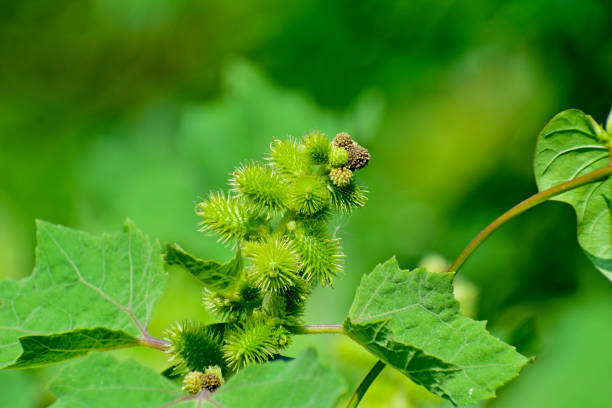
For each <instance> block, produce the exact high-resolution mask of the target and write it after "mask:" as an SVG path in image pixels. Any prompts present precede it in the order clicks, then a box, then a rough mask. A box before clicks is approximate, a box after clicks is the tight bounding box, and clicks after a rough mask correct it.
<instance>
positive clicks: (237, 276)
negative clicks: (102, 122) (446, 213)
mask: <svg viewBox="0 0 612 408" xmlns="http://www.w3.org/2000/svg"><path fill="white" fill-rule="evenodd" d="M341 135H342V136H341V138H343V139H345V140H347V141H348V140H350V141H351V143H354V142H353V141H352V139H350V136H349V135H348V134H347V133H342V134H341ZM364 150H365V149H364ZM265 159H266V161H261V162H256V161H251V162H246V163H243V164H241V165H239V166H238V167H237V168H236V169H235V170H234V172H233V173H232V175H231V179H230V180H229V186H230V187H231V188H230V190H229V191H227V192H223V191H217V192H213V193H210V194H209V195H208V196H207V197H206V198H205V199H204V200H202V202H200V203H198V204H197V206H196V213H197V215H199V216H200V217H201V218H202V222H201V229H202V231H205V232H208V233H210V234H212V235H214V236H217V237H218V238H219V241H220V242H223V243H224V244H226V245H230V246H231V247H232V248H234V249H235V250H236V255H235V256H234V258H233V259H232V260H231V261H229V262H227V263H225V264H220V263H218V262H215V261H203V260H200V259H198V258H196V257H194V256H191V255H189V254H187V253H186V252H185V251H183V250H182V249H181V248H180V247H178V246H176V245H174V246H168V247H167V249H166V261H167V262H168V263H169V264H177V265H181V266H183V267H184V268H185V269H187V270H188V271H189V272H191V273H192V274H193V275H194V276H195V277H196V278H197V279H198V280H200V282H201V283H202V285H203V286H204V291H203V304H204V306H205V307H206V308H207V309H208V311H209V312H211V313H212V314H213V315H214V316H217V317H218V318H219V319H220V320H221V321H222V323H219V324H217V325H216V326H217V327H218V326H219V325H222V328H223V330H211V329H209V327H208V326H203V325H200V324H199V323H196V322H186V323H182V324H178V325H176V327H174V328H173V329H170V330H168V331H167V340H168V341H169V342H170V344H171V345H170V347H169V350H168V352H169V353H170V354H171V356H172V357H171V361H172V363H173V364H174V367H175V369H174V370H175V372H177V371H178V372H181V373H183V374H186V373H188V372H203V370H204V369H205V367H207V366H212V365H216V366H219V367H221V368H222V370H223V372H224V374H228V375H230V376H231V375H232V373H235V372H236V371H238V370H240V369H242V368H244V367H246V366H247V365H249V364H251V363H261V362H265V361H267V360H270V359H272V358H273V357H274V356H275V355H276V354H278V353H280V352H281V351H282V350H283V349H284V348H286V347H287V346H288V345H289V344H290V342H291V337H292V335H293V334H295V333H297V332H298V330H299V328H300V327H301V326H302V325H303V323H302V320H301V317H302V314H303V311H304V304H305V302H306V301H307V299H308V297H309V296H310V291H311V288H312V287H313V286H316V285H321V286H331V285H332V284H333V281H334V278H335V277H336V276H337V275H338V274H339V273H340V272H342V263H343V262H342V261H343V257H344V254H343V253H342V248H341V246H340V240H339V239H338V238H336V237H335V236H334V235H333V234H332V233H331V230H332V228H331V225H330V219H331V215H332V214H333V213H334V212H335V213H344V214H349V213H350V212H351V211H352V210H354V209H355V208H359V207H363V206H364V205H365V203H366V196H365V193H366V190H365V188H364V187H362V186H361V185H359V184H358V182H357V181H356V180H355V178H354V177H351V178H350V179H346V180H345V181H344V182H343V183H338V182H337V179H336V177H334V175H333V174H331V175H330V171H333V170H336V167H337V166H339V165H346V164H347V163H348V161H349V159H350V156H349V154H348V151H347V150H346V148H344V147H338V146H336V145H335V144H333V143H332V141H331V140H330V139H329V138H328V137H327V135H325V134H324V133H322V132H319V131H314V132H311V133H309V134H307V135H305V136H304V137H303V138H302V139H301V140H296V139H293V138H287V139H285V140H274V141H273V142H272V143H271V145H270V150H269V152H268V153H267V155H266V157H265ZM347 171H349V172H350V170H347ZM193 375H194V374H192V376H193ZM190 390H191V391H193V387H191V388H190Z"/></svg>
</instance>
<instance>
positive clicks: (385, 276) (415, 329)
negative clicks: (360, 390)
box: [344, 258, 528, 404]
mask: <svg viewBox="0 0 612 408" xmlns="http://www.w3.org/2000/svg"><path fill="white" fill-rule="evenodd" d="M453 277H454V274H453V273H430V272H427V271H426V270H425V269H422V268H419V269H415V270H412V271H407V270H400V268H399V265H398V264H397V261H396V260H395V258H392V259H390V260H389V261H387V262H385V263H384V264H381V265H378V266H376V268H374V270H373V271H372V272H370V273H369V274H367V275H365V276H364V277H363V278H362V280H361V284H360V285H359V288H358V289H357V294H356V296H355V300H354V301H353V305H352V306H351V310H350V312H349V316H348V317H347V319H346V320H345V321H344V330H345V333H346V334H348V335H349V336H350V337H352V338H353V339H354V340H355V341H357V342H358V343H360V344H361V345H362V346H364V347H365V348H366V349H367V350H368V351H370V352H371V353H372V354H374V355H375V356H377V357H378V358H380V359H381V360H383V361H384V362H386V363H387V364H389V365H391V366H393V367H395V368H396V369H398V370H399V371H400V372H402V373H403V374H405V375H406V376H408V377H409V378H410V379H412V380H413V381H414V382H416V383H417V384H420V385H422V386H424V387H425V388H427V389H428V390H429V391H431V392H433V393H434V394H437V395H439V396H441V397H443V398H446V399H448V400H449V401H451V402H452V403H454V404H468V403H473V402H476V401H478V400H481V399H486V398H492V397H494V396H495V389H497V388H498V387H500V386H501V385H503V384H504V383H506V382H508V381H509V380H511V379H512V378H514V377H515V376H517V375H518V373H519V371H520V370H521V369H522V367H523V366H524V365H525V364H526V363H527V362H528V359H527V358H525V357H523V356H522V355H520V354H519V353H517V352H516V350H515V349H514V347H512V346H510V345H508V344H506V343H504V342H502V341H501V340H499V339H497V338H495V337H493V336H491V335H490V334H489V332H487V330H486V329H485V322H479V321H474V320H471V319H469V318H467V317H465V316H462V315H461V313H460V312H459V304H458V303H457V301H456V300H455V299H454V297H453V284H452V282H453Z"/></svg>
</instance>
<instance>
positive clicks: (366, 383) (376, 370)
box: [346, 360, 386, 408]
mask: <svg viewBox="0 0 612 408" xmlns="http://www.w3.org/2000/svg"><path fill="white" fill-rule="evenodd" d="M385 366H386V364H385V363H383V362H382V361H380V360H378V361H377V362H376V364H374V367H372V368H371V369H370V371H369V372H368V374H367V375H366V376H365V378H364V379H363V381H361V384H359V386H358V387H357V389H356V390H355V392H354V393H353V396H352V397H351V399H350V401H349V402H348V404H347V405H346V408H355V407H356V406H357V405H359V402H360V401H361V399H362V398H363V396H364V395H365V393H366V391H367V390H368V388H370V385H371V384H372V382H374V380H375V379H376V377H378V374H380V372H381V371H382V370H383V368H385Z"/></svg>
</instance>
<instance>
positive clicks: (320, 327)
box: [296, 324, 343, 334]
mask: <svg viewBox="0 0 612 408" xmlns="http://www.w3.org/2000/svg"><path fill="white" fill-rule="evenodd" d="M325 333H333V334H342V333H343V331H342V325H341V324H313V325H304V326H301V327H299V328H298V329H297V331H296V334H325Z"/></svg>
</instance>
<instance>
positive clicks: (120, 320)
mask: <svg viewBox="0 0 612 408" xmlns="http://www.w3.org/2000/svg"><path fill="white" fill-rule="evenodd" d="M37 242H38V247H37V249H36V266H35V268H34V272H33V273H32V275H31V276H30V277H27V278H25V279H22V280H20V281H14V280H6V281H3V282H0V322H2V323H1V325H0V366H6V365H11V363H15V367H20V368H24V367H29V366H34V365H42V364H50V363H54V362H59V361H62V360H66V359H70V358H74V357H77V356H82V355H84V354H86V353H87V351H88V350H87V348H88V347H90V349H92V350H93V349H105V348H117V347H121V346H128V345H135V344H136V336H139V335H144V334H145V327H146V326H147V324H148V323H149V320H150V318H151V313H152V311H153V306H154V304H155V302H156V301H157V299H159V297H160V296H161V293H162V291H163V288H164V286H165V283H166V279H167V277H166V273H165V272H164V270H163V263H162V257H161V254H160V248H159V244H158V243H157V242H151V240H150V239H149V238H148V237H147V236H146V235H144V234H143V233H142V232H140V231H139V230H138V229H137V228H136V227H135V226H134V224H133V223H132V222H131V221H127V222H126V223H125V227H124V230H123V232H120V233H117V234H113V235H110V234H104V235H102V236H101V237H97V236H94V235H91V234H88V233H86V232H82V231H76V230H73V229H70V228H66V227H62V226H57V225H52V224H49V223H46V222H42V221H38V222H37ZM102 326H105V327H107V329H105V328H101V327H102ZM88 328H92V329H93V330H83V329H88ZM57 333H60V334H57ZM45 337H46V338H45ZM50 346H60V347H58V348H57V349H55V348H54V347H51V348H49V349H48V350H47V351H46V352H45V354H44V355H43V356H40V357H39V356H35V354H36V353H37V351H40V350H41V348H43V349H44V348H45V347H50ZM22 347H23V349H22ZM22 350H23V354H22V355H21V356H19V354H20V353H21V352H22Z"/></svg>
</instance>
